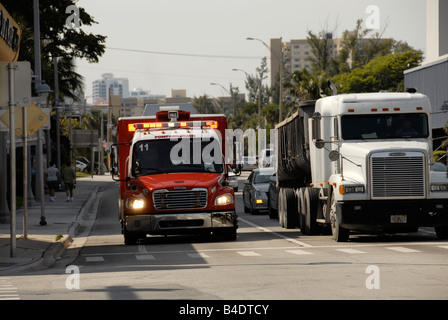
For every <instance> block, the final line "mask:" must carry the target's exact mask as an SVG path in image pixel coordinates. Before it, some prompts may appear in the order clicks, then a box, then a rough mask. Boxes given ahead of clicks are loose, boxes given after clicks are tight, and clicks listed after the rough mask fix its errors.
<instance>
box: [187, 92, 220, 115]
mask: <svg viewBox="0 0 448 320" xmlns="http://www.w3.org/2000/svg"><path fill="white" fill-rule="evenodd" d="M193 107H194V108H195V109H196V112H197V113H222V111H221V108H220V107H219V105H217V102H216V101H215V100H214V99H210V98H209V97H208V96H207V95H206V94H204V95H203V96H200V97H194V98H193Z"/></svg>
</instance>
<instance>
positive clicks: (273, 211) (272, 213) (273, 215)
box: [268, 199, 278, 219]
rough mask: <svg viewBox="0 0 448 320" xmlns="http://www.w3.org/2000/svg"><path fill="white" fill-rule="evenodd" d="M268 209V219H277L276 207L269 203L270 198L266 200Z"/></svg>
mask: <svg viewBox="0 0 448 320" xmlns="http://www.w3.org/2000/svg"><path fill="white" fill-rule="evenodd" d="M268 209H269V218H270V219H277V218H278V209H277V208H275V209H274V208H273V207H272V204H271V200H270V199H269V200H268Z"/></svg>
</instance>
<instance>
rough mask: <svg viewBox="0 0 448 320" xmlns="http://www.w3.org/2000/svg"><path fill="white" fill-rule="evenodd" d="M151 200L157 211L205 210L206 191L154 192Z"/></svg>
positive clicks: (197, 189) (199, 189)
mask: <svg viewBox="0 0 448 320" xmlns="http://www.w3.org/2000/svg"><path fill="white" fill-rule="evenodd" d="M153 200H154V207H155V208H156V209H157V210H176V209H200V208H205V207H206V206H207V189H202V188H196V189H192V190H180V191H179V190H178V191H168V190H156V191H154V193H153Z"/></svg>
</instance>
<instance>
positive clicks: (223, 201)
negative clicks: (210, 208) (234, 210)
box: [215, 193, 233, 206]
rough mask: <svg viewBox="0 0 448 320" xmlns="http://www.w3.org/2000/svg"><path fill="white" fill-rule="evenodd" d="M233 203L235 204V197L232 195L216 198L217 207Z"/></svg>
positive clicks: (227, 194)
mask: <svg viewBox="0 0 448 320" xmlns="http://www.w3.org/2000/svg"><path fill="white" fill-rule="evenodd" d="M232 203H233V196H232V195H231V194H230V193H226V194H223V195H221V196H218V197H216V198H215V205H216V206H226V205H229V204H232Z"/></svg>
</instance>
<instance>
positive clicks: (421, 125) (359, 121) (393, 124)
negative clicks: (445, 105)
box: [341, 113, 429, 140]
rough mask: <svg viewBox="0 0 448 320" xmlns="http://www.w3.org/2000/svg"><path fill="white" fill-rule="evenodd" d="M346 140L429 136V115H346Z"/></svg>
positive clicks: (343, 119)
mask: <svg viewBox="0 0 448 320" xmlns="http://www.w3.org/2000/svg"><path fill="white" fill-rule="evenodd" d="M341 133H342V139H344V140H357V139H359V140H364V139H399V138H427V137H428V136H429V130H428V117H427V115H426V114H424V113H413V114H411V113H409V114H403V113H402V114H394V115H391V114H375V115H373V114H372V115H370V114H362V115H344V116H342V118H341Z"/></svg>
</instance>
